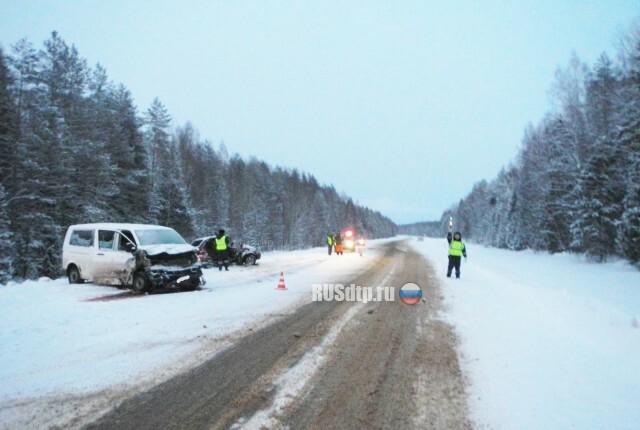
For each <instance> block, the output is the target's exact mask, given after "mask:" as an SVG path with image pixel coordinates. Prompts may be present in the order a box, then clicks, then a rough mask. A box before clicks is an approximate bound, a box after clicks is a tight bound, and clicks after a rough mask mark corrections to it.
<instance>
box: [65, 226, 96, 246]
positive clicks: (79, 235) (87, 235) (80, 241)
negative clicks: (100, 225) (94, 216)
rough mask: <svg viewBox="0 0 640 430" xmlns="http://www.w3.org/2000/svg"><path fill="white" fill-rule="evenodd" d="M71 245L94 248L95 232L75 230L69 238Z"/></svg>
mask: <svg viewBox="0 0 640 430" xmlns="http://www.w3.org/2000/svg"><path fill="white" fill-rule="evenodd" d="M69 245H73V246H84V247H87V248H91V247H92V246H93V230H73V232H71V237H70V238H69Z"/></svg>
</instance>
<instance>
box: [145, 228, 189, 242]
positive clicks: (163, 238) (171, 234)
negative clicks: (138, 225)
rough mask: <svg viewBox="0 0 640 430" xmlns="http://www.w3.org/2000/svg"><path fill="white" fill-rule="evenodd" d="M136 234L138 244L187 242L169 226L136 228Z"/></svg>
mask: <svg viewBox="0 0 640 430" xmlns="http://www.w3.org/2000/svg"><path fill="white" fill-rule="evenodd" d="M136 236H138V240H139V241H140V245H160V244H162V245H165V244H171V245H174V244H175V245H183V244H186V243H187V242H185V240H184V239H183V238H182V236H180V235H179V234H178V232H176V231H175V230H172V229H170V228H162V229H157V230H136Z"/></svg>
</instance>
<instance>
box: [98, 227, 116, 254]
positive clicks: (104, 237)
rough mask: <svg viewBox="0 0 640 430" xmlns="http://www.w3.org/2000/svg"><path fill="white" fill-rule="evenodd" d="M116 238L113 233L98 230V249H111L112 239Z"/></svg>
mask: <svg viewBox="0 0 640 430" xmlns="http://www.w3.org/2000/svg"><path fill="white" fill-rule="evenodd" d="M115 236H116V232H115V231H111V230H98V248H100V249H113V239H114V238H115Z"/></svg>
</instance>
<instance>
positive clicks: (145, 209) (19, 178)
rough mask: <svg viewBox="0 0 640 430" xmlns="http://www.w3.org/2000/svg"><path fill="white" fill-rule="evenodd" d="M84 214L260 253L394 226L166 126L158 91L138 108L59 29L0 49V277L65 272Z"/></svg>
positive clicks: (188, 128)
mask: <svg viewBox="0 0 640 430" xmlns="http://www.w3.org/2000/svg"><path fill="white" fill-rule="evenodd" d="M90 222H133V223H150V224H161V225H166V226H169V227H173V228H175V229H176V230H177V231H178V232H180V233H181V234H182V235H183V236H184V237H185V239H187V240H192V239H194V238H196V237H200V236H207V235H213V234H215V232H216V231H217V230H218V229H220V228H222V229H225V230H226V231H227V233H228V234H229V235H230V236H231V237H232V238H233V239H235V240H236V241H239V242H245V243H248V244H254V245H258V246H260V247H262V248H263V249H264V250H273V249H301V248H307V247H312V246H320V245H323V244H324V240H325V238H326V235H327V234H329V233H335V232H337V231H340V230H342V229H343V228H346V227H349V228H353V229H355V230H356V231H358V232H359V233H362V234H366V235H367V236H368V237H369V238H379V237H389V236H393V235H395V234H396V232H397V226H396V225H395V223H393V222H392V221H391V220H390V219H389V218H387V217H386V216H384V215H382V214H381V213H380V212H377V211H373V210H371V209H369V208H367V207H364V206H361V205H359V204H357V203H355V202H354V201H353V199H351V198H350V197H348V196H346V195H344V194H341V193H338V192H337V191H336V190H335V188H334V187H333V186H328V185H321V184H319V183H318V182H317V180H316V179H315V178H314V177H313V176H312V175H310V174H307V173H303V172H299V171H298V170H297V169H284V168H281V167H272V166H270V165H269V164H267V163H265V162H263V161H260V160H258V159H256V158H250V159H248V160H247V159H243V158H242V157H240V156H239V155H238V154H234V155H231V156H230V155H229V154H228V152H227V149H226V147H225V146H224V145H220V146H219V147H218V148H215V147H214V146H213V145H212V144H211V143H210V142H208V141H206V140H202V139H200V137H199V136H198V132H197V130H196V129H195V128H194V127H193V125H191V123H187V124H185V125H184V126H180V127H177V128H175V129H171V116H170V114H169V111H168V109H167V108H166V107H165V106H164V105H163V104H162V103H161V102H160V100H159V99H157V98H156V99H155V100H154V101H153V102H152V104H151V106H150V107H149V108H148V109H147V110H146V111H145V112H144V113H143V114H142V115H140V114H139V113H138V111H137V107H136V105H135V103H134V99H133V96H132V94H131V92H130V91H129V90H128V89H127V88H126V87H125V86H124V85H123V84H115V83H114V82H112V81H111V80H110V79H109V77H108V75H107V72H106V70H105V68H104V67H102V66H101V65H100V64H97V65H96V66H95V67H94V68H91V67H89V66H88V65H87V62H86V60H85V59H83V58H82V57H81V56H80V55H79V53H78V52H77V50H76V48H75V46H73V45H71V46H69V45H68V44H67V43H66V42H65V41H64V40H63V39H62V38H61V37H60V35H59V34H58V33H57V32H53V33H52V34H51V37H50V38H49V39H48V40H46V41H44V43H43V46H42V47H41V48H40V49H37V48H35V47H34V46H33V45H32V43H31V42H30V41H28V40H26V39H22V40H20V41H18V42H17V43H16V44H15V45H13V46H12V47H11V51H10V52H9V53H7V52H5V51H4V50H3V49H2V47H1V46H0V283H6V282H7V281H8V280H10V279H34V278H37V277H40V276H48V277H55V276H59V275H61V274H62V272H61V270H62V269H61V267H60V261H61V246H62V241H63V238H64V233H65V231H66V229H67V227H68V226H69V225H72V224H78V223H90Z"/></svg>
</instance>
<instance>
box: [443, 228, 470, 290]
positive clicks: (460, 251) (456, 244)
mask: <svg viewBox="0 0 640 430" xmlns="http://www.w3.org/2000/svg"><path fill="white" fill-rule="evenodd" d="M447 242H449V267H448V268H447V278H450V277H451V272H452V271H453V269H454V268H455V269H456V278H459V277H460V260H461V259H462V257H464V258H465V259H466V258H467V247H466V246H464V243H463V242H462V234H460V232H459V231H456V232H455V233H454V234H453V237H452V236H451V232H449V233H447Z"/></svg>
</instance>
